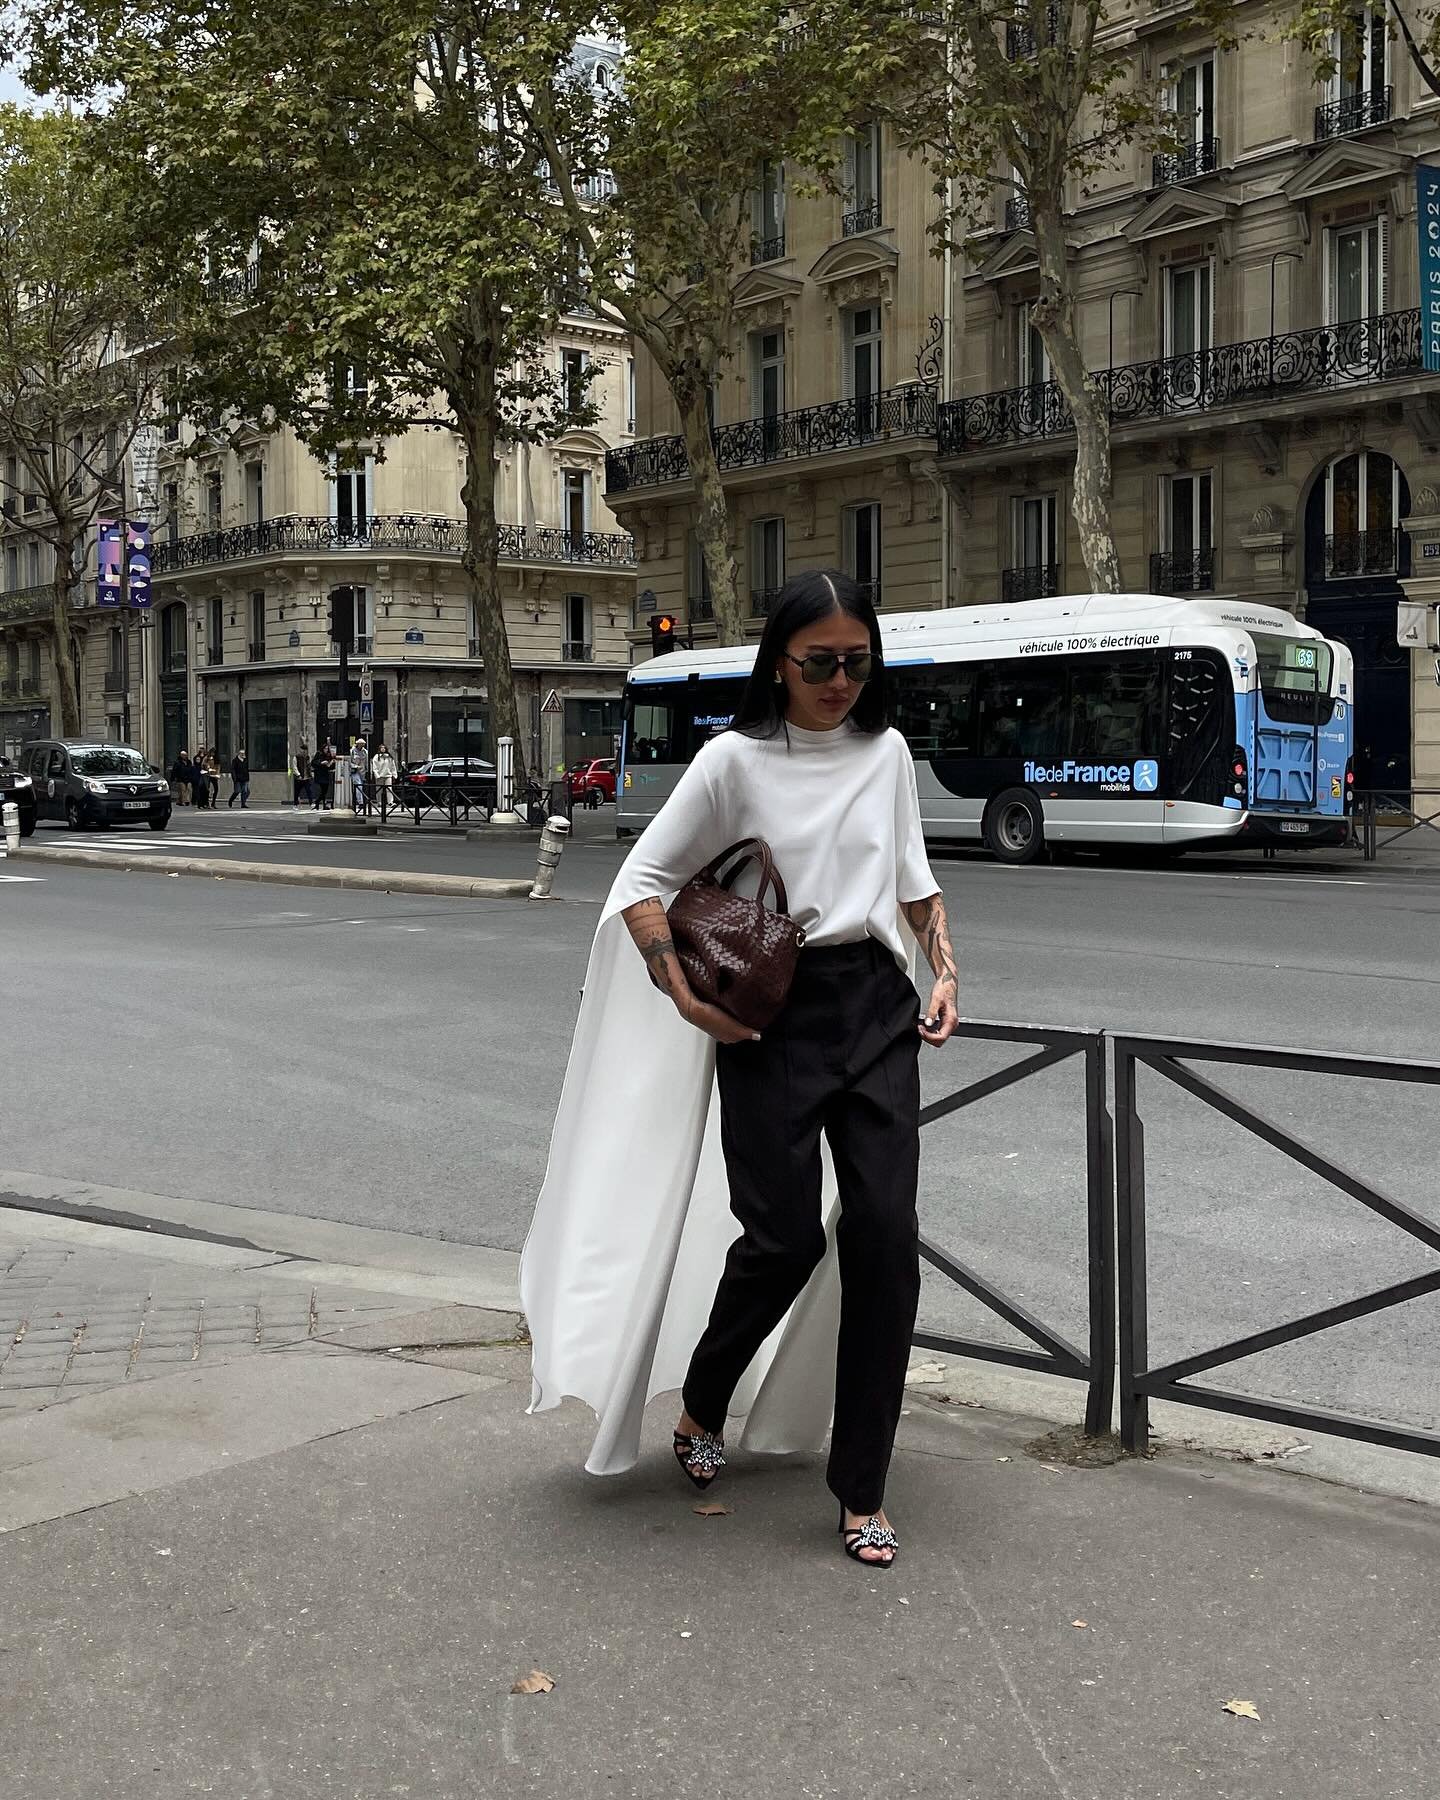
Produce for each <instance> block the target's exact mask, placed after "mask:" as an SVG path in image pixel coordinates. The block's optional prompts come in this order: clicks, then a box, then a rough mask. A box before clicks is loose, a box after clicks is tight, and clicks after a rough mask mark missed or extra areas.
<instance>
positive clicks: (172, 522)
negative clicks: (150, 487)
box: [164, 481, 180, 544]
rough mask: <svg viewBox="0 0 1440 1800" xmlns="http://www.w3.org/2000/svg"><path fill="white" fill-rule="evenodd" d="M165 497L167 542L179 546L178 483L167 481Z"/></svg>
mask: <svg viewBox="0 0 1440 1800" xmlns="http://www.w3.org/2000/svg"><path fill="white" fill-rule="evenodd" d="M164 495H165V542H166V543H167V544H178V543H179V541H180V486H179V483H178V482H174V481H167V482H166V483H165V489H164Z"/></svg>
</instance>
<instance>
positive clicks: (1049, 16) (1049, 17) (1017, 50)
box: [1005, 4, 1060, 62]
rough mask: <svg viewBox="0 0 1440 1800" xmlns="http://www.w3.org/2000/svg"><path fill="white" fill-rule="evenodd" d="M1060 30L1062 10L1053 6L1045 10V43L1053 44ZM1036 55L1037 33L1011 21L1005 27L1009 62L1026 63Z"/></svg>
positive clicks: (1006, 50)
mask: <svg viewBox="0 0 1440 1800" xmlns="http://www.w3.org/2000/svg"><path fill="white" fill-rule="evenodd" d="M1059 29H1060V8H1059V5H1058V4H1052V5H1050V6H1047V7H1046V8H1045V18H1044V21H1043V23H1042V25H1041V30H1042V32H1043V33H1044V41H1045V42H1046V43H1047V44H1053V43H1054V42H1055V38H1056V36H1057V34H1058V32H1059ZM1034 54H1035V33H1034V31H1033V30H1032V29H1031V27H1030V26H1029V25H1017V24H1016V23H1015V22H1014V20H1011V22H1010V23H1009V24H1007V25H1006V27H1005V59H1006V61H1007V62H1024V61H1027V60H1028V59H1029V58H1030V57H1032V56H1033V55H1034Z"/></svg>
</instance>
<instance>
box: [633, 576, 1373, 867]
mask: <svg viewBox="0 0 1440 1800" xmlns="http://www.w3.org/2000/svg"><path fill="white" fill-rule="evenodd" d="M880 633H881V640H882V643H883V646H884V654H885V668H886V674H887V679H888V682H889V687H890V716H891V719H892V721H893V723H894V724H895V726H896V727H897V728H898V729H899V730H900V731H901V732H902V733H903V734H904V736H905V738H906V740H907V742H908V743H909V745H910V751H911V754H912V756H913V757H914V759H915V774H916V782H917V786H918V788H919V793H920V809H921V814H922V817H923V819H924V823H925V834H926V836H927V838H929V839H932V840H934V841H937V842H942V843H943V842H955V843H964V842H980V843H984V844H985V845H986V846H988V848H989V849H990V851H991V852H992V853H993V854H994V855H995V856H997V857H998V858H1000V859H1001V860H1002V861H1004V862H1010V863H1027V862H1031V861H1033V860H1034V859H1035V858H1036V857H1038V856H1040V855H1042V854H1043V853H1044V851H1045V849H1046V846H1047V845H1068V844H1095V845H1119V846H1124V845H1133V846H1141V847H1150V848H1154V849H1158V850H1163V851H1169V852H1176V851H1181V850H1186V849H1191V848H1201V847H1209V848H1225V847H1231V846H1245V845H1251V846H1253V845H1255V844H1265V845H1272V844H1288V845H1295V846H1303V845H1317V844H1334V843H1340V842H1343V841H1344V839H1345V836H1346V834H1347V830H1348V819H1347V800H1348V796H1349V791H1350V784H1351V781H1352V779H1353V774H1352V768H1351V754H1352V747H1353V741H1354V716H1353V711H1352V705H1353V697H1354V691H1355V676H1354V669H1353V665H1352V659H1351V656H1350V652H1349V651H1348V650H1347V649H1346V647H1345V646H1344V645H1343V644H1341V643H1335V642H1332V641H1330V640H1328V639H1326V638H1325V637H1323V636H1322V635H1321V634H1320V633H1319V632H1318V631H1315V630H1314V629H1312V628H1311V627H1310V626H1308V625H1304V624H1302V623H1301V622H1300V621H1299V620H1297V619H1294V618H1292V617H1291V616H1290V615H1289V614H1288V613H1286V612H1283V611H1281V610H1279V609H1278V608H1271V607H1266V606H1261V605H1257V604H1252V603H1251V602H1250V601H1247V600H1234V599H1225V598H1222V597H1210V596H1206V597H1205V598H1203V599H1183V600H1182V599H1174V598H1167V597H1164V596H1161V595H1155V594H1085V595H1071V596H1061V597H1058V598H1055V599H1050V600H1041V601H1027V602H1025V603H1024V604H1023V605H1021V606H957V607H948V608H944V609H942V610H939V611H933V612H921V613H897V614H892V615H886V616H884V617H882V619H881V623H880ZM754 659H755V646H754V645H753V644H748V645H739V646H736V647H734V648H723V649H713V650H712V649H707V650H676V651H672V652H670V653H669V654H668V655H665V656H660V657H656V658H654V659H653V660H651V661H649V662H645V663H640V664H638V665H637V666H636V667H635V668H633V669H632V670H631V672H630V678H629V681H628V682H627V684H626V689H625V726H624V738H623V743H622V764H621V775H620V785H619V794H618V814H617V821H616V822H617V827H618V829H619V831H620V833H621V834H622V835H628V834H630V833H632V832H635V831H639V830H642V829H643V828H644V826H645V825H646V823H647V822H648V821H649V820H650V819H651V818H653V817H654V815H655V813H656V812H657V811H658V810H659V808H660V806H661V805H662V803H663V802H664V800H665V798H666V796H667V795H668V794H669V793H670V792H671V791H672V789H673V788H674V786H675V783H676V782H677V781H678V780H679V778H680V775H681V772H682V771H683V770H684V768H685V766H686V764H687V763H688V762H689V761H690V760H691V758H692V757H693V756H694V755H695V754H696V752H697V751H698V750H699V749H700V747H701V745H702V744H704V743H705V742H706V740H707V739H709V738H711V737H713V736H714V735H715V734H716V733H717V732H720V731H724V730H725V729H726V728H727V727H728V726H729V724H730V722H731V720H732V718H733V717H734V714H735V709H736V706H737V704H738V702H739V697H740V693H741V690H742V688H743V686H744V683H745V679H746V676H747V675H748V674H749V671H750V668H751V666H752V664H753V662H754Z"/></svg>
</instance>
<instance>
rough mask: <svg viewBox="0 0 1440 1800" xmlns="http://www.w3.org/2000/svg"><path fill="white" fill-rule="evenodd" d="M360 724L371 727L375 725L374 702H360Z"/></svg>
mask: <svg viewBox="0 0 1440 1800" xmlns="http://www.w3.org/2000/svg"><path fill="white" fill-rule="evenodd" d="M360 723H361V724H362V725H373V724H374V723H375V702H374V701H373V700H362V701H361V702H360Z"/></svg>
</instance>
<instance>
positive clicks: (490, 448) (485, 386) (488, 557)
mask: <svg viewBox="0 0 1440 1800" xmlns="http://www.w3.org/2000/svg"><path fill="white" fill-rule="evenodd" d="M476 388H477V391H476V392H475V393H474V394H473V395H465V396H461V395H458V394H452V395H451V396H450V403H451V406H452V407H453V408H454V412H455V418H456V423H457V424H458V426H459V428H460V432H461V435H462V436H463V438H464V440H465V484H464V486H463V487H462V488H461V490H460V498H461V501H462V503H463V504H464V507H465V525H466V538H467V542H466V546H465V554H464V557H463V558H462V559H461V562H462V566H463V568H464V570H465V573H466V575H467V576H468V577H469V581H470V593H471V597H472V598H473V600H474V602H475V623H476V625H477V626H478V627H479V631H480V654H481V657H482V659H483V660H484V664H485V691H486V694H487V695H488V697H489V706H490V730H491V734H492V736H493V737H495V738H496V739H497V740H498V739H500V738H502V737H509V738H511V739H512V740H513V741H514V745H515V800H516V802H518V800H519V796H520V794H521V793H522V792H523V790H524V787H525V776H526V765H527V758H526V754H525V739H524V737H522V735H521V732H520V708H519V704H518V702H517V700H516V695H515V671H514V669H513V668H512V666H511V663H510V638H509V634H508V632H507V630H506V627H505V608H504V602H503V601H502V599H501V594H500V538H499V533H498V532H497V531H496V528H495V445H496V438H497V436H498V433H497V430H496V407H495V371H494V369H493V368H491V369H483V370H481V371H480V373H479V377H478V380H477V383H476ZM462 398H463V399H464V400H465V401H466V402H467V404H466V405H463V406H462V405H461V404H460V403H459V402H460V401H461V400H462ZM487 401H488V404H487ZM471 403H473V404H474V405H475V410H474V411H472V410H470V404H471Z"/></svg>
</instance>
